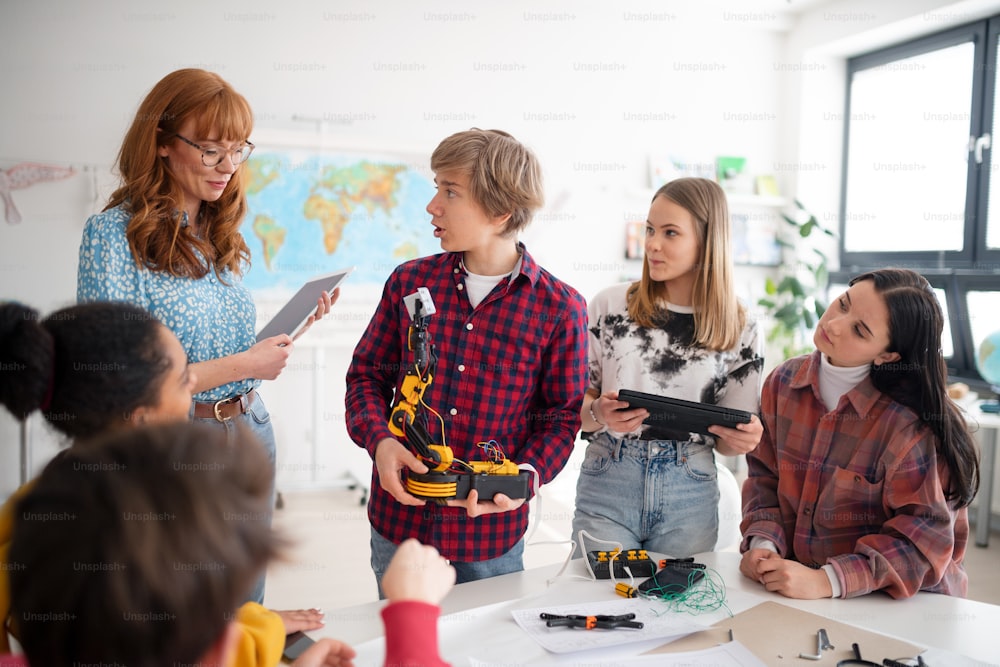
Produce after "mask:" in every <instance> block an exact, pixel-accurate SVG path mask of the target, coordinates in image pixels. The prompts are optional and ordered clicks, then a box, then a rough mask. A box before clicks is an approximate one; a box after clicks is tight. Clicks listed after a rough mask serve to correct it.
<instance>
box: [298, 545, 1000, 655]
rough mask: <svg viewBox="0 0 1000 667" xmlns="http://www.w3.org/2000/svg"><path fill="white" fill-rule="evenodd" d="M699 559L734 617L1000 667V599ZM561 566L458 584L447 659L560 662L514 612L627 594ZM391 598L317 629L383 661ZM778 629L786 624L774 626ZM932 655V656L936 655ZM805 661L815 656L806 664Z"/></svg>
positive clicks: (444, 627)
mask: <svg viewBox="0 0 1000 667" xmlns="http://www.w3.org/2000/svg"><path fill="white" fill-rule="evenodd" d="M697 559H698V560H699V561H700V562H703V563H705V564H706V565H708V566H709V567H711V568H713V569H715V570H716V571H718V572H719V573H720V574H721V575H722V578H723V581H725V584H726V587H727V604H728V606H729V608H730V609H731V610H732V611H733V613H734V614H735V613H739V612H741V611H744V610H746V609H749V608H750V607H753V606H754V605H756V604H758V603H760V602H763V601H768V600H769V601H774V602H780V603H782V604H786V605H789V606H792V607H795V608H798V609H802V610H804V611H808V612H811V613H813V614H819V615H821V616H825V617H828V618H831V619H834V620H837V621H840V622H842V623H847V624H851V625H856V626H860V627H862V628H865V629H867V630H870V631H874V632H879V633H882V634H886V635H890V636H894V637H897V638H899V639H903V640H906V641H909V642H911V643H914V644H917V645H920V646H928V647H935V648H936V649H943V650H944V651H945V652H950V653H953V654H957V655H963V656H968V657H970V658H974V659H976V660H980V661H984V663H985V664H1000V636H998V629H1000V606H997V605H990V604H984V603H982V602H974V601H971V600H966V599H963V598H955V597H950V596H947V595H936V594H933V593H920V594H918V595H916V596H915V597H913V598H910V599H907V600H892V599H891V598H889V597H888V596H886V595H884V594H881V593H876V594H872V595H868V596H864V597H860V598H854V599H851V600H830V599H827V600H790V599H788V598H785V597H782V596H780V595H777V594H773V593H768V592H767V591H765V590H764V589H763V588H762V587H761V586H760V585H758V584H756V583H755V582H752V581H750V580H749V579H746V578H745V577H743V576H742V575H740V574H739V559H740V556H739V554H735V553H725V552H713V553H708V554H701V555H699V556H698V557H697ZM558 569H559V566H546V567H542V568H536V569H533V570H527V571H525V572H518V573H515V574H508V575H504V576H500V577H494V578H492V579H486V580H482V581H475V582H471V583H468V584H461V585H459V586H456V587H455V588H454V589H453V590H452V591H451V592H450V593H449V594H448V596H447V597H446V598H445V600H444V602H443V603H442V605H441V606H442V614H443V616H442V619H441V622H440V624H439V627H440V630H441V646H442V653H443V655H444V657H445V659H447V660H450V661H452V662H453V664H455V665H456V666H457V665H462V664H467V662H465V660H467V656H468V655H469V654H470V653H471V654H472V655H473V656H474V657H477V658H481V659H483V658H484V659H488V660H490V661H492V662H495V663H501V664H532V665H534V664H557V663H558V662H559V660H558V658H557V657H555V656H553V655H552V654H548V653H547V652H546V651H545V650H544V649H542V648H541V647H540V646H538V645H536V644H535V642H534V641H533V640H531V639H529V638H528V637H526V636H525V635H524V633H523V631H522V630H521V629H520V628H518V627H517V625H516V624H515V623H514V621H513V619H512V617H511V614H510V611H511V610H512V609H519V608H520V609H528V608H535V607H542V606H546V605H552V606H555V605H561V604H571V603H576V602H590V601H597V600H621V599H622V598H620V597H617V596H615V594H614V592H613V591H612V589H611V585H610V584H609V582H608V581H601V582H592V581H583V580H581V579H571V578H568V577H566V576H564V577H563V578H562V579H560V580H558V581H556V582H555V583H553V584H552V585H551V586H550V587H547V586H546V581H547V580H549V579H551V578H552V577H554V576H555V574H556V572H557V571H558ZM567 571H568V572H570V573H573V574H583V573H584V571H585V568H584V566H583V564H582V561H574V562H573V563H572V564H571V566H570V567H569V568H568V569H567ZM499 603H506V604H499ZM383 604H384V603H381V602H372V603H368V604H363V605H357V606H354V607H347V608H342V609H334V608H333V606H334V605H330V604H328V605H326V607H325V608H326V609H328V610H330V611H328V612H327V614H326V627H325V628H324V629H323V630H322V631H320V632H313V633H309V634H310V635H312V636H314V637H319V636H328V637H335V638H338V639H341V640H344V641H347V642H348V643H350V644H351V645H353V646H359V645H361V646H360V648H361V651H360V652H359V660H357V661H356V664H357V665H358V667H361V666H362V665H369V664H377V657H378V656H377V652H375V654H373V652H372V651H371V650H369V649H370V647H365V646H364V645H363V642H367V641H369V640H373V639H376V638H379V637H381V636H382V635H383V630H382V623H381V617H380V616H379V610H380V609H381V608H382V606H383ZM488 605H494V606H492V607H490V606H488ZM726 616H727V614H725V612H723V611H721V610H720V611H717V612H713V613H712V614H710V615H706V616H704V617H701V618H700V620H704V621H705V623H706V624H711V623H714V622H716V621H718V620H722V619H723V618H725V617H726ZM775 632H781V629H780V628H775ZM737 639H738V638H737ZM789 650H793V649H792V648H791V647H790V649H789ZM794 650H796V651H797V650H798V649H797V648H796V649H794ZM931 655H932V653H928V654H927V657H928V659H929V658H930V657H931ZM940 655H941V651H938V656H940ZM945 655H946V656H947V657H946V659H945V661H942V660H941V659H940V657H939V659H938V660H937V661H930V660H929V664H930V665H932V666H933V667H941V666H942V665H949V667H950V666H952V665H962V664H965V665H968V664H977V663H974V662H972V663H970V662H968V661H966V662H962V661H960V660H957V659H955V658H956V656H948V654H947V653H945ZM574 656H575V660H576V662H578V663H579V662H580V661H581V660H583V661H584V662H586V660H587V659H586V657H585V655H584V654H574ZM802 664H804V665H805V664H809V663H807V662H806V661H803V663H802ZM980 664H982V663H980Z"/></svg>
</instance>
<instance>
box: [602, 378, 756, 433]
mask: <svg viewBox="0 0 1000 667" xmlns="http://www.w3.org/2000/svg"><path fill="white" fill-rule="evenodd" d="M618 400H619V401H626V402H627V403H628V404H629V407H632V408H640V407H641V408H645V409H646V410H647V411H648V412H649V416H648V417H647V418H646V419H645V421H644V422H643V423H644V424H647V425H649V426H651V427H652V430H654V431H661V432H674V433H702V434H705V435H712V434H711V433H710V432H709V430H708V427H709V426H725V427H727V428H736V425H737V424H749V423H750V421H751V416H752V415H751V414H750V413H749V412H746V411H744V410H736V409H734V408H724V407H722V406H719V405H709V404H707V403H696V402H693V401H684V400H681V399H679V398H670V397H669V396H657V395H656V394H646V393H643V392H641V391H632V390H630V389H622V390H621V391H619V392H618Z"/></svg>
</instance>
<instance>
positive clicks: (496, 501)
mask: <svg viewBox="0 0 1000 667" xmlns="http://www.w3.org/2000/svg"><path fill="white" fill-rule="evenodd" d="M524 501H525V499H524V498H518V499H517V500H512V499H511V498H508V497H507V496H505V495H504V494H502V493H498V494H496V495H495V496H493V500H492V501H489V500H487V501H484V502H479V492H478V491H476V490H475V489H472V490H471V491H469V495H468V496H466V497H465V500H449V501H448V507H464V508H465V511H466V513H467V514H468V515H469V516H470V517H472V518H475V517H477V516H482V515H483V514H499V513H500V512H509V511H511V510H516V509H517V508H518V507H520V506H521V505H523V504H524Z"/></svg>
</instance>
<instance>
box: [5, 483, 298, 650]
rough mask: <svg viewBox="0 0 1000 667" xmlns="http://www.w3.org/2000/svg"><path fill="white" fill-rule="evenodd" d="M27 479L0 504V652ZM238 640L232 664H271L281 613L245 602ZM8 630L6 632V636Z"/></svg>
mask: <svg viewBox="0 0 1000 667" xmlns="http://www.w3.org/2000/svg"><path fill="white" fill-rule="evenodd" d="M32 485H33V482H28V483H27V484H25V485H24V486H22V487H21V488H20V489H18V490H17V491H15V492H14V493H13V494H12V495H11V496H10V498H8V499H7V502H5V503H4V504H3V507H0V621H2V627H0V655H3V654H5V653H10V637H13V638H15V639H16V638H17V635H16V634H15V631H14V629H13V628H12V627H11V625H12V624H11V618H10V579H9V578H8V576H7V573H8V572H9V571H10V565H9V563H10V559H9V556H10V542H11V539H12V538H13V534H14V518H15V517H14V506H15V505H17V502H18V501H19V500H20V499H21V498H22V497H24V496H25V495H26V494H27V493H28V491H30V490H31V487H32ZM236 624H237V626H238V627H239V641H238V642H237V643H236V650H235V651H234V653H233V658H232V660H231V661H230V663H229V664H230V665H231V666H232V667H273V666H274V665H277V664H278V662H279V661H280V660H281V652H282V650H283V649H284V647H285V625H284V623H282V622H281V617H280V616H278V614H276V613H275V612H273V611H271V610H270V609H266V608H264V607H262V606H261V605H259V604H257V603H256V602H247V603H245V604H244V605H243V606H242V607H240V608H239V609H238V610H237V612H236ZM8 634H9V636H8Z"/></svg>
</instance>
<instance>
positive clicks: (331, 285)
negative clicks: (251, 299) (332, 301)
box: [257, 266, 354, 342]
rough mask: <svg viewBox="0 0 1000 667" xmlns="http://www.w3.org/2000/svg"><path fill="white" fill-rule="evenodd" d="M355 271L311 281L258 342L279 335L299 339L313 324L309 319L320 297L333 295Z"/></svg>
mask: <svg viewBox="0 0 1000 667" xmlns="http://www.w3.org/2000/svg"><path fill="white" fill-rule="evenodd" d="M353 270H354V267H353V266H352V267H351V268H349V269H343V270H341V271H336V272H334V273H329V274H326V275H322V276H316V277H315V278H313V279H311V280H309V281H308V282H307V283H306V284H305V285H303V286H302V287H301V288H299V291H298V292H296V293H295V296H293V297H292V298H291V299H289V301H288V303H286V304H285V305H284V306H283V307H282V308H281V310H279V311H278V314H277V315H275V316H274V317H273V318H271V321H270V322H268V323H267V324H265V325H264V328H262V329H261V330H260V331H259V332H258V333H257V342H260V341H262V340H264V339H265V338H270V337H271V336H277V335H278V334H288V335H289V336H291V337H292V339H293V340H294V339H295V338H297V337H298V336H299V335H301V334H302V333H303V332H304V331H305V330H306V329H307V328H308V327H309V326H310V325H311V324H312V322H311V321H309V318H310V316H311V315H312V314H313V312H314V310H316V303H317V299H319V298H320V295H321V294H322V293H323V292H326V293H327V294H333V291H334V290H335V289H337V287H339V286H340V283H342V282H344V279H345V278H347V276H348V275H349V274H350V273H351V271H353ZM323 314H325V313H323Z"/></svg>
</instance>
